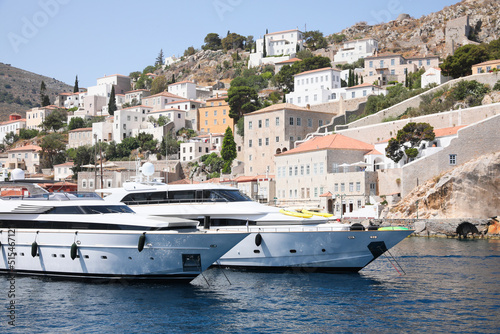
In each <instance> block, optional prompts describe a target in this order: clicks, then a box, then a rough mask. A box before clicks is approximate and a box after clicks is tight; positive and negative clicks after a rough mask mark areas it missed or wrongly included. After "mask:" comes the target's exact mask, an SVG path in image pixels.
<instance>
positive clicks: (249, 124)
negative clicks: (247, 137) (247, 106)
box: [248, 121, 253, 130]
mask: <svg viewBox="0 0 500 334" xmlns="http://www.w3.org/2000/svg"><path fill="white" fill-rule="evenodd" d="M252 126H253V124H252V121H250V122H248V130H252Z"/></svg>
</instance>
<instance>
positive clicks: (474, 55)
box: [440, 44, 488, 78]
mask: <svg viewBox="0 0 500 334" xmlns="http://www.w3.org/2000/svg"><path fill="white" fill-rule="evenodd" d="M487 60H488V52H487V49H486V47H485V46H484V45H482V44H481V45H473V44H467V45H464V46H462V47H459V48H458V49H457V50H456V51H455V54H454V55H453V56H448V57H447V58H446V59H445V61H444V62H443V63H442V64H441V65H440V67H441V69H442V70H443V74H444V75H447V76H452V77H453V78H460V77H464V76H467V75H471V74H472V65H474V64H478V63H482V62H484V61H487Z"/></svg>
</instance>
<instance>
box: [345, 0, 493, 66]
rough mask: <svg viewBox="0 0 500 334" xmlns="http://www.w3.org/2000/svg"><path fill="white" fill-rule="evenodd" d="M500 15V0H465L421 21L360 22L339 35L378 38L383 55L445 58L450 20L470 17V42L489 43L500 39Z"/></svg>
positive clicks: (402, 16) (404, 18) (401, 18)
mask: <svg viewBox="0 0 500 334" xmlns="http://www.w3.org/2000/svg"><path fill="white" fill-rule="evenodd" d="M499 12H500V1H498V0H463V1H461V2H458V3H456V4H454V5H451V6H448V7H445V8H443V9H442V10H441V11H439V12H435V13H431V14H429V15H425V16H422V17H421V18H412V17H410V16H409V15H407V14H404V13H400V15H399V16H398V18H397V19H396V20H393V21H390V22H387V23H382V24H377V25H368V24H367V23H366V22H359V23H357V24H355V25H353V26H352V27H349V28H346V29H344V30H342V31H341V32H340V33H338V34H344V35H345V38H346V39H347V40H352V39H359V38H367V37H371V38H375V39H377V40H378V41H379V49H380V50H381V51H383V52H394V53H402V54H403V55H404V56H411V55H413V54H415V53H419V54H425V53H429V54H436V55H439V56H441V58H445V57H446V56H447V55H448V54H449V51H450V50H449V49H447V46H446V39H447V36H446V27H447V24H448V23H449V22H450V21H452V20H455V19H458V18H461V17H465V16H467V15H468V16H469V26H470V28H471V30H470V31H469V35H468V39H469V40H471V41H472V42H479V43H481V42H484V43H489V42H491V41H493V40H496V39H498V38H500V20H499V19H498V13H499ZM449 28H450V29H451V30H450V31H449V32H450V34H451V33H452V32H453V29H454V27H453V26H452V25H450V26H449ZM448 37H449V36H448ZM449 44H450V43H449ZM460 44H462V43H458V45H460ZM458 45H456V46H458ZM450 47H451V45H448V48H450Z"/></svg>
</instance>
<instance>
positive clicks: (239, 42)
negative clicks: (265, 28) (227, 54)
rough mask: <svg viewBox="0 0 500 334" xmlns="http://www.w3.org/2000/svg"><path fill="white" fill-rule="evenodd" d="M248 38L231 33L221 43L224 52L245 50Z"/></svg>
mask: <svg viewBox="0 0 500 334" xmlns="http://www.w3.org/2000/svg"><path fill="white" fill-rule="evenodd" d="M245 40H246V38H245V37H244V36H241V35H238V34H236V33H234V32H233V33H230V34H229V35H227V37H225V38H223V39H222V41H221V43H222V47H223V48H224V50H226V51H227V50H234V49H243V47H244V43H245Z"/></svg>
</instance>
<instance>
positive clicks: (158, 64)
mask: <svg viewBox="0 0 500 334" xmlns="http://www.w3.org/2000/svg"><path fill="white" fill-rule="evenodd" d="M163 58H165V57H164V56H163V49H160V53H159V54H158V57H156V61H155V67H156V68H160V67H161V66H163Z"/></svg>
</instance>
